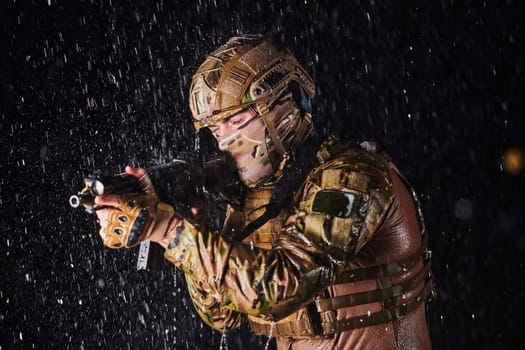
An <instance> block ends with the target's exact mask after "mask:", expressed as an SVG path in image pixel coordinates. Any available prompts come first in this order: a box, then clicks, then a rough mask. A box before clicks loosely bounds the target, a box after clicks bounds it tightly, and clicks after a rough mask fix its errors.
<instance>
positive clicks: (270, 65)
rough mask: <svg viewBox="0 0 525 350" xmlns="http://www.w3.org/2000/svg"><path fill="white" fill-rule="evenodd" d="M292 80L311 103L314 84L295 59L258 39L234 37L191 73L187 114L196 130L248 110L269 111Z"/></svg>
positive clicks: (271, 43)
mask: <svg viewBox="0 0 525 350" xmlns="http://www.w3.org/2000/svg"><path fill="white" fill-rule="evenodd" d="M291 81H296V82H297V83H298V84H299V85H300V86H301V87H302V88H303V89H304V91H305V92H306V93H307V94H308V95H309V97H310V98H312V97H313V96H314V95H315V85H314V82H313V80H312V79H311V78H310V76H309V75H308V73H306V71H305V70H304V69H303V67H302V66H301V65H300V64H299V63H298V62H297V60H296V58H295V57H294V56H293V54H292V53H291V52H290V51H289V50H288V49H285V48H280V47H278V46H277V45H275V44H274V43H273V41H272V40H271V39H268V38H264V37H262V36H252V35H250V36H240V37H233V38H231V39H230V40H228V42H226V44H224V45H222V46H221V47H219V48H218V49H217V50H215V51H214V52H212V53H211V54H210V55H209V56H208V57H207V58H206V60H205V61H204V63H203V64H202V65H201V66H200V67H199V69H198V70H197V72H196V73H195V74H194V76H193V78H192V82H191V87H190V109H191V112H192V114H193V118H194V125H195V127H196V128H202V127H206V126H209V125H213V124H214V123H216V122H218V121H219V120H223V119H226V118H228V117H230V116H232V115H234V114H236V113H238V112H240V111H241V110H243V109H246V108H248V107H250V106H252V107H254V109H255V110H256V111H257V112H258V113H259V114H263V113H265V112H267V110H268V106H269V104H271V102H272V100H274V99H275V98H277V97H279V95H280V94H281V92H282V91H284V90H285V89H286V88H287V86H288V84H289V83H290V82H291Z"/></svg>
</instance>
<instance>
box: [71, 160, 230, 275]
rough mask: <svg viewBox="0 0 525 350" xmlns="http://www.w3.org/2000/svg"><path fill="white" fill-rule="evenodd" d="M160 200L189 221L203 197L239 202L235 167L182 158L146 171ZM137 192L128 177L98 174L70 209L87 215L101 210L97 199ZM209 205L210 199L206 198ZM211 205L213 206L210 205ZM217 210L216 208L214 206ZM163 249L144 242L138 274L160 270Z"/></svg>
mask: <svg viewBox="0 0 525 350" xmlns="http://www.w3.org/2000/svg"><path fill="white" fill-rule="evenodd" d="M146 171H147V173H148V174H149V176H150V178H151V180H152V182H153V186H154V188H155V192H156V193H157V195H158V196H159V198H160V200H161V201H163V202H165V203H168V204H170V205H171V206H172V207H173V208H174V209H175V211H176V212H177V213H178V214H179V215H182V216H183V217H186V218H190V217H191V212H190V208H191V204H192V203H194V202H195V200H198V199H202V198H203V197H204V196H205V195H208V194H213V195H214V198H219V197H223V198H226V197H228V198H229V200H228V202H229V203H230V204H235V200H233V201H232V200H231V199H232V198H240V197H239V196H238V195H233V193H237V192H238V191H239V189H240V186H239V183H238V180H236V179H237V178H236V176H235V167H234V165H233V164H232V162H231V160H230V159H227V158H221V159H217V160H212V161H209V162H205V163H203V162H201V161H198V160H197V159H195V157H194V156H193V155H183V156H182V157H181V158H179V159H175V160H173V161H171V162H169V163H166V164H162V165H158V166H154V167H151V168H147V169H146ZM138 192H140V186H139V183H138V180H137V179H136V178H135V177H133V176H130V175H127V174H116V175H108V174H107V173H104V172H102V171H100V170H97V171H95V172H94V173H93V174H90V175H88V176H87V177H85V178H84V187H83V188H82V190H80V191H79V192H78V193H77V194H76V195H72V196H71V197H70V198H69V204H70V206H71V207H73V208H79V207H83V208H84V210H85V211H86V212H88V213H89V214H94V213H95V211H96V210H98V209H100V208H101V207H98V206H97V205H95V203H94V200H95V196H97V195H106V194H131V193H138ZM208 202H209V198H208ZM212 204H213V203H212ZM215 207H217V206H215ZM163 252H164V248H162V247H161V246H160V245H158V244H157V243H154V242H151V241H143V242H141V244H140V250H139V254H138V260H137V270H152V271H158V270H160V269H161V268H162V263H163V261H164V259H163Z"/></svg>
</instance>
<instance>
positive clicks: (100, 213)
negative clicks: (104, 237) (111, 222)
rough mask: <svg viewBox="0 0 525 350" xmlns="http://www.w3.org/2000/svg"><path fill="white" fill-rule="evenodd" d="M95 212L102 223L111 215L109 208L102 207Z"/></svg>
mask: <svg viewBox="0 0 525 350" xmlns="http://www.w3.org/2000/svg"><path fill="white" fill-rule="evenodd" d="M95 214H96V215H97V218H98V220H99V222H100V223H102V222H106V221H107V220H108V216H109V210H108V209H100V210H97V211H95Z"/></svg>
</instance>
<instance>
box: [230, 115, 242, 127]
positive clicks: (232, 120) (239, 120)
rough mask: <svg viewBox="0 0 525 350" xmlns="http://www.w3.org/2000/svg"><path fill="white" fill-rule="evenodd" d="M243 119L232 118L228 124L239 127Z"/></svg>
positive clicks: (239, 117) (238, 117)
mask: <svg viewBox="0 0 525 350" xmlns="http://www.w3.org/2000/svg"><path fill="white" fill-rule="evenodd" d="M244 119H245V118H244V117H243V116H233V117H232V118H231V119H230V124H231V125H239V124H242V122H244Z"/></svg>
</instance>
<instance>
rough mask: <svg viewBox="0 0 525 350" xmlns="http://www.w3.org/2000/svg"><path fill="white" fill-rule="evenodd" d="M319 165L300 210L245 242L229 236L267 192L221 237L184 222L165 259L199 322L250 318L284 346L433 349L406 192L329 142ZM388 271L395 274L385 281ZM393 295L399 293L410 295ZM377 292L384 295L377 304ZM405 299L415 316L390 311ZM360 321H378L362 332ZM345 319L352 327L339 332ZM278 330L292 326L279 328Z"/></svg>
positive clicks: (417, 234) (379, 169) (394, 179)
mask: <svg viewBox="0 0 525 350" xmlns="http://www.w3.org/2000/svg"><path fill="white" fill-rule="evenodd" d="M318 158H319V160H320V162H319V163H318V164H317V166H315V167H314V168H313V169H312V170H311V171H310V173H309V175H308V177H307V179H306V181H305V182H304V183H303V185H302V186H301V187H300V188H299V189H298V191H297V192H296V196H295V197H294V201H293V202H292V203H290V205H289V206H288V207H287V208H284V209H283V210H282V211H281V214H280V215H279V217H277V218H275V219H273V220H271V221H270V222H267V223H266V224H265V225H263V226H262V227H261V228H259V229H258V230H257V231H256V232H254V233H253V234H252V235H250V236H249V237H248V238H247V239H245V240H243V241H242V242H240V241H234V240H231V239H228V238H227V237H231V236H232V235H231V232H234V231H238V230H241V229H242V228H243V227H244V226H245V225H246V224H248V223H249V222H251V221H252V220H254V219H255V218H256V217H258V215H259V213H258V208H260V207H261V205H262V204H265V203H266V202H267V201H268V200H269V197H270V195H271V188H269V189H259V190H257V191H253V192H251V193H248V195H247V199H246V201H245V205H244V207H243V210H242V211H235V210H233V209H231V208H230V210H229V211H228V215H227V218H226V221H225V223H224V227H223V229H222V231H221V232H210V231H209V230H208V229H207V227H208V226H207V225H206V224H205V223H204V224H201V225H197V224H192V223H190V222H189V221H187V220H184V221H183V223H182V225H181V226H179V227H178V228H177V232H176V234H175V238H174V239H173V240H172V241H171V242H170V244H169V246H168V248H167V249H166V252H165V257H166V259H168V260H169V261H170V262H172V263H173V264H174V265H175V266H176V267H177V268H179V269H181V270H182V271H183V272H184V274H185V277H186V281H187V285H188V290H189V293H190V296H191V298H192V300H193V303H194V305H195V308H196V310H197V312H198V314H199V315H200V317H201V318H202V319H203V320H204V322H205V323H207V324H208V325H210V326H211V327H213V328H215V329H217V330H221V331H223V330H230V329H233V328H236V327H238V326H239V325H240V324H241V323H242V322H244V321H245V320H246V319H247V318H248V319H249V320H250V323H251V325H252V329H254V331H256V333H259V334H266V335H270V336H279V337H280V338H279V344H280V345H283V346H284V343H286V342H288V345H290V344H292V343H294V344H296V345H297V346H299V347H300V348H304V347H306V348H308V347H310V346H314V345H315V346H320V348H327V349H328V348H341V349H342V348H348V349H350V348H354V347H356V346H357V347H359V346H363V345H366V344H369V345H370V344H376V345H377V346H378V348H382V349H397V348H399V346H400V345H399V344H400V343H402V342H403V341H410V342H411V344H415V345H416V347H417V348H430V341H429V337H428V330H427V328H426V323H425V315H424V305H422V304H421V305H420V301H419V298H424V297H425V296H426V294H428V293H426V294H425V293H423V290H428V288H426V287H425V286H426V285H427V284H428V283H426V282H424V281H422V279H424V278H426V279H427V280H428V278H427V277H428V273H429V271H423V270H424V265H425V264H424V262H423V259H422V258H421V259H420V256H421V255H422V253H423V249H422V248H421V247H422V246H423V245H424V244H423V243H422V237H421V229H422V223H421V222H418V215H417V209H418V207H417V205H416V204H415V203H414V198H413V197H412V196H411V194H410V193H409V188H408V187H407V185H406V183H404V182H403V180H402V178H401V177H400V176H399V175H398V173H396V172H395V171H394V166H393V165H392V164H391V162H390V161H389V160H388V159H387V158H386V157H384V156H382V155H379V154H376V153H375V152H372V151H368V150H365V149H363V148H360V147H350V146H344V145H340V144H337V143H335V142H334V141H333V140H332V141H330V142H328V143H325V144H324V146H323V147H322V148H321V150H320V151H319V152H318ZM414 256H417V258H413V257H414ZM404 263H406V264H404ZM403 264H404V265H403ZM393 268H395V269H397V268H399V270H396V271H393V272H392V271H391V272H388V273H385V272H384V271H383V270H385V271H386V270H389V271H390V270H392V269H393ZM370 270H373V271H372V272H371V273H370ZM380 270H381V271H383V272H381V271H380ZM378 271H380V272H378ZM423 274H424V275H425V276H423V277H424V278H419V277H417V278H419V279H417V280H413V279H414V278H416V277H414V276H419V275H423ZM360 275H362V277H355V276H360ZM383 275H385V276H386V277H388V278H387V279H384V278H383V277H385V276H383ZM408 282H410V283H411V284H410V286H409V285H408ZM403 283H404V284H403ZM383 284H384V285H383ZM397 285H403V286H404V289H405V290H403V291H402V294H403V295H401V292H399V291H396V290H397V289H396V290H394V287H395V286H397ZM408 287H410V288H408ZM389 288H390V289H389ZM398 289H399V288H398ZM378 290H380V291H382V293H381V294H382V296H381V297H375V296H372V297H371V296H370V295H375V294H374V293H376V294H377V291H378ZM387 292H388V293H387ZM389 293H390V294H389ZM364 294H366V295H364ZM386 294H389V296H388V297H385V295H386ZM347 295H352V298H353V299H352V298H350V299H352V300H354V301H355V300H357V302H356V303H355V302H354V303H352V301H351V300H350V301H349V300H348V298H346V299H345V298H343V296H347ZM355 295H357V297H355ZM323 296H324V297H325V299H322V298H323ZM363 296H365V297H366V300H367V301H366V302H363V301H362V300H361V299H363ZM374 298H376V299H374ZM385 298H386V299H385ZM416 298H418V299H417V304H416V303H415V301H416ZM345 300H346V301H345ZM359 300H361V301H359ZM406 300H410V301H414V302H413V303H412V304H414V306H413V307H412V308H411V309H410V310H405V311H406V312H404V313H403V314H399V315H397V316H399V317H394V316H391V314H392V312H388V313H385V311H384V310H385V309H388V307H394V308H397V309H400V308H402V307H403V306H404V305H407V303H406ZM313 302H314V303H313ZM315 303H317V304H315ZM327 303H328V304H330V305H332V306H331V307H325V306H323V305H325V304H327ZM387 303H388V305H389V306H388V307H387ZM408 304H409V303H408ZM309 305H310V306H311V305H317V311H316V312H317V313H318V314H317V315H316V317H317V318H318V319H319V321H320V323H319V324H321V325H322V328H324V331H325V333H323V329H321V331H318V332H316V331H315V329H313V328H316V326H315V325H313V326H312V324H313V323H314V322H313V321H312V319H311V317H312V315H311V313H310V314H309V311H308V310H309ZM338 305H339V306H338ZM323 307H324V308H323ZM397 309H396V310H397ZM387 311H389V310H387ZM396 312H397V311H396ZM385 314H387V317H386V318H385V317H383V316H384V315H385ZM406 314H408V315H406ZM375 315H379V316H381V317H379V316H377V317H375ZM414 315H416V316H414ZM360 317H361V318H360ZM362 317H365V318H368V321H370V319H371V318H374V320H372V321H373V322H372V321H370V322H368V321H367V320H365V323H363V325H359V320H361V322H363V318H362ZM346 319H351V320H352V322H350V321H345V322H346V323H345V325H344V326H341V325H342V323H337V322H338V321H337V320H346ZM375 319H377V320H375ZM407 320H408V324H407ZM376 321H377V322H376ZM275 322H276V323H277V324H278V325H279V324H281V323H282V324H284V326H286V327H284V326H283V327H273V326H272V323H275ZM287 322H288V324H285V323H287ZM305 323H306V324H308V325H309V326H308V327H306V328H305V327H304V326H303V324H305ZM349 323H352V325H351V327H350V326H349V325H348V324H349ZM355 323H357V325H355ZM416 323H417V324H418V325H417V326H414V325H415V324H416ZM318 326H319V325H318ZM354 326H355V327H354ZM265 327H266V328H265ZM345 327H346V328H345ZM414 327H415V328H414ZM317 328H319V327H317ZM288 329H289V330H288ZM312 329H313V330H312ZM378 332H381V333H384V336H383V337H381V336H380V335H378ZM403 334H405V335H404V336H403ZM399 337H402V338H403V339H401V338H399ZM304 338H306V339H307V340H308V343H304V340H302V339H304ZM312 339H314V340H315V342H314V343H312ZM378 339H379V340H378ZM302 342H303V343H302ZM370 342H372V343H370ZM374 342H375V343H374ZM294 346H295V345H294Z"/></svg>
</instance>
